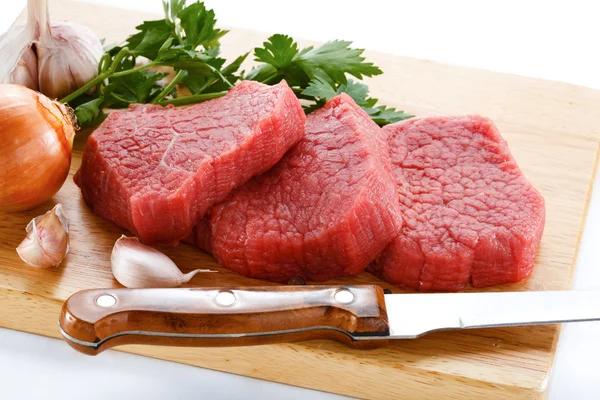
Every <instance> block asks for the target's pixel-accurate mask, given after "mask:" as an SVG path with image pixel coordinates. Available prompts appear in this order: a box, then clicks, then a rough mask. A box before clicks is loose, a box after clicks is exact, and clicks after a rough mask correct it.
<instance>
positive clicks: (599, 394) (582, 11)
mask: <svg viewBox="0 0 600 400" xmlns="http://www.w3.org/2000/svg"><path fill="white" fill-rule="evenodd" d="M88 1H90V2H97V3H105V4H110V5H114V6H118V7H125V8H131V9H140V10H144V11H153V12H156V13H160V12H161V11H162V6H161V3H160V1H159V0H106V1H99V0H88ZM206 3H207V5H208V6H210V7H212V8H214V9H215V11H216V13H217V16H218V17H219V21H220V22H221V23H222V24H223V25H227V26H234V27H242V28H249V29H255V30H261V31H265V32H281V33H287V34H291V35H293V36H296V37H301V38H305V39H314V40H321V41H324V40H329V39H335V38H339V39H349V40H354V41H355V44H356V45H357V46H360V47H366V48H369V49H372V50H378V51H383V52H388V53H393V54H399V55H405V56H411V57H417V58H425V59H432V60H438V61H444V62H449V63H454V64H460V65H468V66H473V67H479V68H485V69H489V70H494V71H500V72H508V73H514V74H519V75H526V76H533V77H539V78H545V79H552V80H558V81H564V82H569V83H574V84H578V85H584V86H588V87H592V88H597V89H600V51H598V39H599V38H600V24H599V23H598V21H597V15H598V5H596V4H594V2H593V1H574V0H571V1H524V0H521V1H513V0H508V1H486V2H479V1H464V0H455V1H451V2H450V1H415V0H411V1H405V0H402V1H382V0H371V1H324V0H303V1H301V2H300V1H297V2H283V1H265V0H253V1H243V0H235V1H233V0H230V1H223V0H222V1H218V2H217V1H216V0H206ZM24 5H25V0H12V1H11V2H3V4H2V13H0V32H3V31H4V30H5V29H7V28H8V26H9V25H10V24H11V23H12V21H13V20H14V18H15V17H16V15H17V14H18V13H19V12H20V10H21V9H22V8H23V6H24ZM286 9H290V10H293V11H286ZM0 57H2V55H1V54H0ZM387 73H392V72H391V71H388V72H387ZM599 112H600V105H599ZM599 129H600V128H599ZM598 182H600V174H599V176H598V177H597V178H596V184H598ZM596 186H598V185H596ZM599 240H600V193H598V192H596V193H594V194H593V196H592V200H591V205H590V209H589V214H588V217H587V221H586V226H585V232H584V236H583V240H582V243H581V249H580V252H579V259H578V262H577V269H576V273H575V280H574V289H592V288H597V289H600V269H599V268H597V264H598V260H599V259H600V246H598V245H597V243H598V241H599ZM598 359H600V323H580V324H571V325H568V326H564V327H563V332H562V334H561V337H560V341H559V348H558V354H557V358H556V363H555V366H554V370H553V374H552V376H551V377H550V379H549V385H550V388H549V398H550V399H553V400H554V399H556V400H558V399H567V398H569V399H598V398H600V380H599V379H598V378H599V376H600V375H599V374H598V372H597V368H598V361H597V360H598ZM285 373H293V372H291V371H282V374H285ZM0 393H1V394H0V398H2V399H17V398H19V399H33V398H42V397H43V398H49V399H61V400H67V399H80V398H85V399H102V400H108V399H121V398H132V399H138V398H146V399H192V398H194V399H195V398H214V399H242V398H255V397H256V398H261V399H265V400H266V399H281V398H285V399H301V398H311V399H335V398H341V397H340V396H334V395H331V394H327V393H322V392H316V391H310V390H306V389H300V388H296V387H292V386H286V385H280V384H275V383H271V382H266V381H262V380H257V379H251V378H245V377H240V376H236V375H232V374H226V373H220V372H215V371H210V370H206V369H201V368H195V367H189V366H185V365H181V364H175V363H170V362H166V361H160V360H154V359H150V358H146V357H141V356H135V355H131V354H125V353H121V352H116V351H107V352H106V353H103V354H102V355H101V356H99V357H93V358H92V357H88V356H84V355H81V354H79V353H76V352H74V351H72V350H71V349H70V348H69V347H68V346H67V345H66V344H65V343H63V342H62V341H60V340H56V339H50V338H45V337H41V336H36V335H31V334H26V333H21V332H16V331H11V330H6V329H0Z"/></svg>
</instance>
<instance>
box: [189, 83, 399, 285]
mask: <svg viewBox="0 0 600 400" xmlns="http://www.w3.org/2000/svg"><path fill="white" fill-rule="evenodd" d="M305 130H306V136H305V138H304V139H303V140H302V141H301V142H300V143H299V144H298V145H297V146H296V147H294V148H293V149H292V150H291V151H290V152H289V153H288V154H286V155H285V157H284V158H283V159H282V160H281V161H280V162H279V163H278V164H277V165H276V166H275V167H274V168H273V169H271V170H270V171H268V172H267V173H265V174H263V175H260V176H258V177H255V178H253V179H252V180H250V181H249V182H248V183H246V184H245V185H243V186H241V187H239V188H238V189H236V190H234V191H233V192H232V193H231V194H230V195H229V196H228V197H227V199H225V201H223V202H221V203H219V204H217V205H215V206H214V207H212V208H211V210H210V213H209V219H208V220H207V221H205V223H203V224H200V225H199V226H198V227H197V232H196V234H197V237H196V241H197V244H198V245H199V246H201V247H204V248H207V249H208V250H209V251H211V252H212V253H213V254H214V256H215V257H216V259H217V260H218V262H219V263H220V264H221V265H224V266H226V267H228V268H231V269H233V270H234V271H237V272H239V273H240V274H243V275H246V276H250V277H254V278H263V279H268V280H272V281H278V282H285V281H287V280H288V279H290V278H291V277H294V276H301V277H303V278H306V279H309V280H315V281H322V280H326V279H329V278H333V277H337V276H344V275H352V274H357V273H359V272H361V271H362V270H363V269H364V268H365V267H366V266H367V265H368V264H369V263H370V262H371V261H372V260H373V259H374V258H375V257H376V256H377V255H378V254H379V253H380V252H381V251H382V250H383V249H384V248H385V247H386V246H387V245H388V244H389V243H390V241H391V240H392V239H393V238H394V237H395V236H396V235H397V233H398V232H399V230H400V227H401V225H402V220H401V218H400V217H399V205H398V198H397V195H396V185H395V181H394V177H393V174H392V170H391V163H390V158H389V150H388V147H387V144H386V142H385V138H384V136H383V131H382V130H381V129H380V128H379V127H378V126H377V125H376V124H375V123H373V121H371V119H370V118H369V116H368V115H367V114H366V113H365V112H364V111H363V110H362V109H361V108H360V107H358V106H357V105H356V104H355V103H354V101H353V100H352V99H351V98H350V97H349V96H348V95H346V94H342V95H339V96H337V97H335V98H333V99H332V100H330V101H329V102H327V104H325V106H323V107H322V108H321V109H319V110H317V111H314V112H313V113H311V114H309V116H308V119H307V122H306V129H305Z"/></svg>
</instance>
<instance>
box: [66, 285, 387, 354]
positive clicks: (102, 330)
mask: <svg viewBox="0 0 600 400" xmlns="http://www.w3.org/2000/svg"><path fill="white" fill-rule="evenodd" d="M59 324H60V328H61V330H62V332H63V335H64V336H65V338H66V339H67V342H68V343H69V344H70V345H71V346H72V347H74V348H75V349H77V350H79V351H81V352H84V353H86V354H98V353H100V352H101V351H103V350H105V349H108V348H111V347H114V346H118V345H123V344H156V345H166V346H244V345H257V344H268V343H280V342H292V341H303V340H312V339H333V340H337V341H339V342H343V343H345V344H347V345H349V346H352V347H356V348H372V347H378V346H380V345H383V344H385V343H386V339H385V337H387V336H388V335H389V326H388V319H387V314H386V310H385V302H384V295H383V290H382V289H381V288H380V287H377V286H301V287H298V286H281V287H277V286H272V287H249V288H198V289H196V288H194V289H93V290H83V291H80V292H77V293H75V294H74V295H72V296H71V297H70V298H69V299H68V300H67V301H66V302H65V304H64V305H63V308H62V311H61V315H60V319H59ZM378 338H381V339H378Z"/></svg>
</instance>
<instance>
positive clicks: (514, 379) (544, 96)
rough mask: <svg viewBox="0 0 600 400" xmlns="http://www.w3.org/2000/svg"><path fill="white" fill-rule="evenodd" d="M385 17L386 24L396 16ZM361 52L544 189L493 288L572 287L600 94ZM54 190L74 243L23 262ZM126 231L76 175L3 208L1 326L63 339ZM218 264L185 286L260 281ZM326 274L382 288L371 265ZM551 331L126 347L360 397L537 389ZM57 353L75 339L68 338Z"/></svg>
mask: <svg viewBox="0 0 600 400" xmlns="http://www.w3.org/2000/svg"><path fill="white" fill-rule="evenodd" d="M51 12H52V14H53V15H55V16H58V17H60V18H64V19H69V20H73V21H76V22H80V23H84V24H86V25H88V26H90V27H91V28H92V29H93V30H95V31H96V32H97V33H98V34H99V35H100V36H101V37H105V38H106V39H107V41H108V42H113V41H118V40H121V39H122V38H124V37H125V36H127V34H129V33H131V32H133V27H134V26H135V25H137V24H139V23H140V22H141V21H142V20H144V19H151V18H153V17H154V16H149V15H144V14H140V13H132V12H130V11H124V10H116V9H110V8H106V7H103V6H96V5H89V4H79V3H71V2H67V1H60V2H59V1H53V2H52V11H51ZM389 29H390V34H393V27H390V28H389ZM267 36H268V35H267V34H262V33H255V32H246V31H238V30H233V31H232V32H231V33H230V34H229V35H228V36H227V37H226V38H225V40H224V41H223V46H224V48H225V49H227V51H226V52H225V55H226V56H233V55H236V54H241V53H242V52H245V51H248V50H250V49H252V48H253V47H254V46H256V45H258V44H260V43H261V42H262V41H263V40H264V39H265V38H266V37H267ZM332 39H333V38H332ZM532 51H535V50H532ZM367 56H368V58H369V59H370V60H371V61H374V62H375V63H377V64H378V65H380V66H381V67H382V69H383V70H384V71H385V72H386V74H385V75H384V76H382V77H378V78H375V79H372V80H371V81H370V82H369V85H370V87H371V89H372V92H373V94H374V95H376V96H377V97H379V98H380V99H381V100H382V102H383V103H384V104H388V105H393V106H397V107H399V108H401V109H404V110H406V111H410V112H412V113H414V114H416V115H419V116H427V115H439V114H450V115H451V114H476V113H478V114H482V115H485V116H487V117H490V118H492V119H493V120H494V121H495V122H496V124H497V125H498V128H499V129H500V131H501V132H502V134H503V135H504V137H505V138H506V139H507V140H508V143H509V146H510V149H511V150H512V152H513V154H514V156H515V158H516V159H517V161H518V162H519V164H520V166H521V167H522V169H523V171H524V173H525V175H526V176H527V177H528V178H529V179H530V180H531V181H532V183H533V184H534V186H535V187H536V188H538V189H539V190H540V191H541V193H542V194H543V195H544V197H545V198H546V205H547V224H546V230H545V232H544V236H543V240H542V245H541V249H540V252H539V255H538V258H537V266H536V268H535V270H534V273H533V275H532V276H531V277H530V278H529V280H527V281H526V282H523V283H520V284H514V285H504V286H501V287H496V288H492V289H489V290H545V289H548V290H549V289H567V288H569V286H570V279H571V275H572V272H573V265H574V262H575V258H576V253H577V247H578V242H579V238H580V235H581V229H582V223H583V219H584V216H585V212H586V208H587V204H588V200H589V195H590V192H591V182H592V181H593V180H592V179H593V174H594V171H595V164H596V161H597V153H598V145H599V137H600V132H599V127H600V113H599V112H598V110H599V109H600V92H598V91H594V90H591V89H586V88H583V87H577V86H572V85H567V84H561V83H555V82H547V81H542V80H537V79H531V78H524V77H519V76H512V75H503V74H497V73H492V72H488V71H482V70H475V69H469V68H463V67H456V66H450V65H445V64H440V63H435V62H430V61H422V60H413V59H407V58H402V57H395V56H390V55H384V54H377V53H369V52H368V53H367ZM85 139H86V134H85V133H80V134H79V135H78V137H77V138H76V143H75V152H74V159H73V165H72V168H71V175H72V174H73V173H74V171H76V169H77V167H78V166H79V164H80V162H81V159H80V157H81V150H82V148H83V145H84V143H85ZM56 202H61V203H63V205H64V207H65V210H66V212H67V213H68V215H69V217H70V218H71V222H72V235H71V245H72V246H71V247H72V249H71V253H70V254H69V256H68V257H67V259H66V261H65V262H64V263H63V264H62V265H61V266H60V267H59V268H58V269H56V270H49V271H48V270H36V269H31V268H28V267H27V266H25V265H24V264H23V263H22V262H21V261H20V260H19V259H18V257H17V254H16V252H15V251H14V249H15V247H16V246H17V245H18V243H19V242H20V240H21V239H22V237H23V235H24V232H25V231H24V229H25V226H26V224H27V222H28V221H29V220H30V219H31V218H32V217H34V216H35V215H38V214H41V213H43V212H45V211H47V210H48V209H50V208H51V207H52V205H53V204H54V203H56ZM121 233H123V232H122V231H121V230H119V229H117V228H116V227H114V226H112V225H110V224H108V223H106V222H104V221H102V220H100V219H99V218H98V217H96V216H95V215H93V214H92V213H91V212H90V210H89V209H88V208H87V207H86V206H85V204H84V202H83V200H82V199H81V195H80V193H79V191H78V189H77V187H76V186H75V185H74V184H73V182H72V179H71V178H69V180H68V181H67V183H66V184H65V186H64V187H63V188H62V189H61V191H60V192H59V193H58V194H57V195H56V196H55V197H54V199H53V201H51V202H48V203H47V204H45V205H43V206H40V207H38V208H36V209H34V210H31V211H29V212H25V213H19V214H12V215H6V214H0V325H1V326H4V327H8V328H13V329H18V330H23V331H28V332H33V333H37V334H42V335H47V336H53V337H59V333H58V330H57V318H58V315H59V312H60V307H61V303H62V301H64V300H65V299H66V298H67V297H68V296H69V295H70V294H72V293H74V292H75V291H77V290H80V289H88V288H98V287H118V284H117V283H116V282H115V281H114V280H113V279H112V275H111V272H110V267H109V255H110V250H111V248H112V245H113V243H114V241H115V240H116V239H117V238H118V237H119V235H121ZM165 252H166V253H167V254H168V255H169V256H171V257H172V258H173V259H174V260H175V262H176V263H177V264H178V265H179V266H180V267H181V269H182V270H183V271H184V272H188V271H190V270H192V269H195V268H208V267H209V268H218V267H217V265H216V264H215V262H214V260H213V259H212V258H211V257H210V256H208V255H206V254H204V253H202V252H201V251H199V250H197V249H195V248H192V247H191V246H188V245H181V246H179V247H178V248H174V249H173V248H169V249H165ZM218 270H219V273H218V274H204V275H198V276H196V277H195V278H194V279H193V280H192V282H191V284H189V285H186V286H189V287H193V286H211V287H216V286H226V285H227V286H229V285H236V286H248V285H265V282H262V281H257V280H252V279H248V278H244V277H240V276H238V275H236V274H234V273H232V272H230V271H227V270H226V269H223V268H218ZM328 283H332V284H335V283H344V284H365V283H366V284H380V285H382V286H383V287H389V285H386V284H385V283H383V282H381V281H379V280H378V279H376V278H374V277H373V276H371V275H369V274H366V273H363V274H361V275H359V276H357V277H354V278H347V279H341V280H335V281H332V282H328ZM266 284H268V283H266ZM395 291H396V292H398V290H395ZM558 331H559V329H558V327H556V326H546V327H520V328H510V329H493V330H476V331H467V332H452V333H436V334H432V335H429V336H427V337H424V338H422V339H418V340H410V341H396V342H394V343H392V344H390V345H389V346H387V347H385V348H381V349H376V350H368V351H360V350H353V349H348V348H346V347H345V346H343V345H340V344H337V343H330V342H306V343H300V344H284V345H272V346H264V347H250V348H233V349H232V348H223V349H219V348H202V349H200V348H196V349H194V348H190V349H181V348H161V347H149V346H132V347H125V348H124V349H125V350H126V351H129V352H133V353H137V354H144V355H148V356H152V357H157V358H163V359H167V360H172V361H177V362H182V363H186V364H192V365H198V366H202V367H207V368H211V369H216V370H220V371H227V372H233V373H237V374H242V375H247V376H253V377H258V378H263V379H268V380H273V381H277V382H283V383H288V384H292V385H298V386H304V387H310V388H314V389H319V390H324V391H329V392H335V393H341V394H345V395H350V396H356V397H364V398H377V399H399V398H437V397H440V396H442V394H443V396H444V397H446V398H448V399H462V398H465V397H477V398H482V397H484V396H485V397H487V398H506V397H509V396H511V397H514V398H538V397H541V396H542V395H543V393H544V391H545V390H546V387H547V383H548V378H549V371H550V368H551V365H552V360H553V357H554V350H555V346H556V340H557V337H558ZM65 351H70V350H67V346H66V345H65Z"/></svg>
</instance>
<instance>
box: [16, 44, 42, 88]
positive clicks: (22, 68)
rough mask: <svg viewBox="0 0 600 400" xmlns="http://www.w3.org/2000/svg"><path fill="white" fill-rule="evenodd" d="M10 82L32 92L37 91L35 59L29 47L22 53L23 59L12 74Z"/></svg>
mask: <svg viewBox="0 0 600 400" xmlns="http://www.w3.org/2000/svg"><path fill="white" fill-rule="evenodd" d="M11 82H12V83H15V84H17V85H22V86H25V87H28V88H29V89H32V90H37V89H38V70H37V57H36V55H35V53H34V51H33V49H32V48H31V47H30V48H29V49H27V50H26V51H25V53H23V58H22V59H21V60H20V61H19V63H18V64H17V66H16V68H15V70H14V71H13V73H12V76H11Z"/></svg>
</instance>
